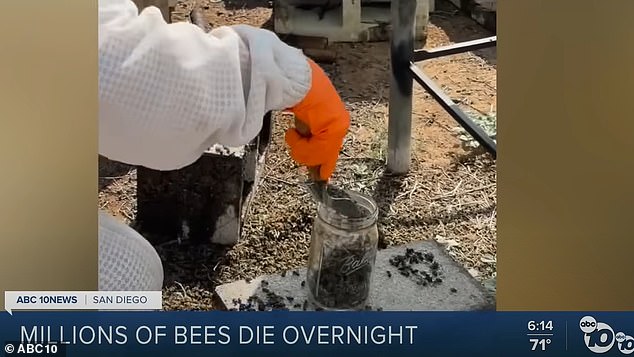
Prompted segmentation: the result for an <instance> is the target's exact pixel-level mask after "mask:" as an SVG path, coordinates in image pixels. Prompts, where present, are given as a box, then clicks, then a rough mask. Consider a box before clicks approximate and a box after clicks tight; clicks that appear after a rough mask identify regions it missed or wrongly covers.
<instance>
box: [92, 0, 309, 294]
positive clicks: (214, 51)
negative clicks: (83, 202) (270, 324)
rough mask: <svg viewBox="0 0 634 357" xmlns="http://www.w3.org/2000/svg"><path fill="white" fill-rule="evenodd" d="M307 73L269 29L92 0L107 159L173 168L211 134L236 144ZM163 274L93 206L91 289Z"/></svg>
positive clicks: (140, 244) (140, 245)
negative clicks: (179, 18) (95, 282)
mask: <svg viewBox="0 0 634 357" xmlns="http://www.w3.org/2000/svg"><path fill="white" fill-rule="evenodd" d="M310 82H311V70H310V67H309V65H308V62H307V60H306V57H305V56H304V54H303V53H302V52H301V51H300V50H298V49H295V48H293V47H290V46H288V45H286V44H285V43H283V42H282V41H280V40H279V38H278V37H277V36H276V35H275V34H274V33H272V32H270V31H268V30H263V29H259V28H255V27H251V26H246V25H238V26H228V27H220V28H216V29H214V30H212V31H211V32H210V33H205V32H204V31H203V30H201V29H200V28H198V27H197V26H195V25H192V24H188V23H174V24H168V23H166V22H165V21H164V20H163V17H162V15H161V13H160V11H159V10H158V9H157V8H154V7H150V8H146V9H144V10H143V11H142V12H140V13H139V10H138V9H137V7H136V5H135V4H134V3H133V2H132V1H131V0H99V100H100V103H99V153H100V154H101V155H103V156H105V157H107V158H109V159H111V160H115V161H120V162H124V163H128V164H132V165H141V166H145V167H148V168H152V169H156V170H173V169H179V168H182V167H184V166H187V165H189V164H191V163H193V162H194V161H196V160H197V159H198V158H199V157H200V156H201V155H202V153H203V152H204V151H205V150H206V149H208V148H209V147H211V146H212V145H213V144H222V145H227V146H239V145H244V144H246V143H248V142H249V141H250V140H252V139H253V138H254V137H255V136H256V135H257V134H258V132H259V131H260V129H261V127H262V118H263V116H264V114H265V113H266V112H268V111H270V110H279V109H285V108H288V107H291V106H293V105H295V104H297V103H298V102H299V101H301V100H302V99H303V98H304V96H305V95H306V93H307V92H308V90H309V88H310V84H311V83H310ZM162 280H163V270H162V266H161V262H160V259H158V255H157V253H156V251H155V250H154V249H153V248H152V246H151V245H150V244H149V243H148V242H147V241H145V240H144V239H143V237H141V236H140V235H139V234H138V233H136V232H135V231H133V230H132V229H131V228H130V227H128V226H126V225H124V224H123V223H121V222H119V221H117V220H115V219H114V218H112V217H109V216H107V215H106V214H105V213H103V212H100V216H99V289H100V290H160V289H161V286H162Z"/></svg>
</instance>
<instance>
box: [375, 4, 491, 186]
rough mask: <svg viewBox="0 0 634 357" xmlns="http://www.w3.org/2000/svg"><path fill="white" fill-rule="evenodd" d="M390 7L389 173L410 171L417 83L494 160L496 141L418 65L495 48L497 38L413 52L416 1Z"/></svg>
mask: <svg viewBox="0 0 634 357" xmlns="http://www.w3.org/2000/svg"><path fill="white" fill-rule="evenodd" d="M391 8H392V37H391V42H390V59H391V64H392V68H391V81H390V105H389V124H388V157H387V166H388V170H389V171H391V172H393V173H406V172H407V171H409V165H410V160H411V130H412V129H411V128H412V92H413V82H414V81H416V82H417V83H418V84H420V85H421V86H422V87H423V88H424V89H425V90H426V91H427V92H428V93H429V94H430V95H431V96H432V97H433V98H434V99H435V100H436V101H437V102H438V103H439V104H440V105H441V106H442V107H443V109H445V111H447V112H448V113H449V114H450V115H451V117H452V118H454V120H456V121H457V122H458V124H460V126H462V127H463V128H464V129H465V130H466V131H467V132H468V133H469V134H470V135H471V136H473V137H474V138H475V139H476V140H477V141H478V143H480V145H482V146H483V147H484V148H485V149H486V150H487V152H489V153H490V154H491V155H492V156H493V158H497V145H496V143H495V141H494V140H493V139H492V138H491V137H489V135H487V134H486V132H485V131H484V130H483V129H482V128H481V127H480V126H478V125H477V124H476V123H474V122H473V120H471V118H470V117H469V116H468V115H467V114H466V113H465V112H464V111H462V110H461V109H460V108H459V107H458V105H457V104H456V103H455V102H454V101H453V100H451V98H450V97H449V96H448V95H447V94H445V93H444V92H443V91H442V90H441V89H440V88H439V87H438V86H437V85H436V83H435V82H434V81H433V80H432V79H431V78H429V77H428V76H427V75H425V73H424V72H423V71H422V70H421V69H420V68H419V67H418V66H417V65H416V63H417V62H421V61H426V60H430V59H434V58H439V57H445V56H451V55H456V54H460V53H465V52H470V51H476V50H481V49H484V48H489V47H495V46H496V45H497V36H492V37H487V38H482V39H478V40H473V41H465V42H461V43H456V44H453V45H449V46H443V47H438V48H434V49H425V50H422V49H420V50H414V33H415V32H414V29H415V14H416V0H392V1H391Z"/></svg>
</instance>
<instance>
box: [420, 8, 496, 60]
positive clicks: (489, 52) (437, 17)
mask: <svg viewBox="0 0 634 357" xmlns="http://www.w3.org/2000/svg"><path fill="white" fill-rule="evenodd" d="M468 16H469V15H467V14H464V13H462V12H461V11H460V10H458V9H457V8H456V7H455V6H454V5H453V4H452V3H450V2H449V1H446V0H436V9H435V12H434V13H431V14H430V16H429V22H431V23H432V24H434V25H436V26H438V27H439V28H441V29H442V30H443V31H444V32H445V33H446V34H447V36H448V37H449V39H450V40H451V41H452V42H454V43H458V42H465V41H471V40H477V39H480V38H484V37H489V36H495V33H493V32H491V31H489V30H487V29H485V28H484V27H483V26H482V25H480V24H478V23H477V22H476V21H475V20H473V19H471V18H470V17H468ZM473 53H474V54H475V55H476V56H478V57H480V58H482V59H484V60H485V61H486V62H487V63H488V64H490V65H493V66H495V65H496V64H497V55H496V48H495V47H492V48H487V49H483V50H479V51H474V52H473Z"/></svg>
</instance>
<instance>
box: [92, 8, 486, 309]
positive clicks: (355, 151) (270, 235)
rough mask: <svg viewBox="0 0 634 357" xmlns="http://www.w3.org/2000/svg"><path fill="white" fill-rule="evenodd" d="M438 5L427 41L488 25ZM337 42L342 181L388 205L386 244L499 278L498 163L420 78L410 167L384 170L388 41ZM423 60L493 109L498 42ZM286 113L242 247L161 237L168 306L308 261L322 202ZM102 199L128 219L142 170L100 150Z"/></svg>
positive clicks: (465, 98)
mask: <svg viewBox="0 0 634 357" xmlns="http://www.w3.org/2000/svg"><path fill="white" fill-rule="evenodd" d="M436 10H437V11H436V12H435V13H434V14H431V16H430V22H431V23H430V25H429V28H428V35H427V36H428V37H427V42H426V45H425V47H437V46H441V45H446V44H450V43H455V42H460V41H465V40H471V39H476V38H481V37H485V36H491V34H490V33H488V32H487V31H486V30H484V29H482V28H481V27H480V26H479V25H478V24H477V23H475V22H474V21H472V20H471V19H469V18H468V17H466V16H464V15H462V14H459V13H458V12H457V11H455V9H454V8H453V7H451V6H449V5H448V4H440V5H437V7H436ZM205 15H206V16H207V19H208V20H209V22H210V24H211V25H212V26H214V27H217V26H220V25H224V24H236V23H247V24H251V25H255V26H261V27H265V28H269V29H270V28H271V20H270V18H271V5H270V3H268V2H266V1H259V2H258V1H250V0H242V2H236V1H231V2H229V1H225V2H209V3H208V5H207V6H206V9H205ZM335 48H336V49H337V62H336V64H334V65H324V69H325V70H326V71H327V72H328V73H329V74H330V76H331V78H332V80H333V82H334V84H335V86H336V87H337V88H338V90H339V91H340V93H341V95H342V97H343V99H344V100H345V102H346V104H347V106H348V108H349V110H350V112H351V114H352V126H351V129H350V133H349V135H348V136H347V139H346V142H345V146H344V152H343V154H342V157H341V160H340V163H339V165H338V169H337V171H336V172H335V175H334V177H333V180H334V181H335V183H337V184H339V185H341V186H344V187H346V188H352V189H356V190H361V191H363V192H366V193H369V194H371V195H372V196H373V197H374V198H375V199H376V201H377V202H378V204H379V206H380V207H381V215H380V231H381V243H380V244H381V247H386V246H389V245H397V244H402V243H406V242H409V241H414V240H424V239H436V240H437V241H439V242H441V243H443V244H445V245H446V246H447V247H448V250H449V252H450V254H451V255H452V256H454V257H455V259H457V260H458V261H460V262H461V263H463V264H464V265H465V266H466V267H467V269H469V270H470V272H471V273H472V274H473V275H474V276H475V277H476V278H477V279H479V280H481V281H489V280H487V279H490V278H494V277H495V274H496V167H495V162H494V161H492V160H491V159H489V157H488V156H487V155H477V154H476V153H473V152H469V151H467V150H466V149H465V148H464V147H463V146H462V145H461V142H460V140H459V139H458V138H457V137H456V135H455V133H454V132H453V128H454V127H456V126H457V124H456V123H455V121H453V119H452V118H451V117H450V116H449V115H448V114H447V113H446V112H445V111H444V110H443V109H442V108H441V107H440V105H438V104H437V103H436V102H435V101H434V100H433V99H432V98H431V97H430V96H429V95H428V94H426V93H424V92H423V91H422V90H421V89H420V88H418V86H417V85H415V88H416V90H415V104H414V110H413V113H414V117H413V141H412V145H413V146H412V156H413V157H412V166H411V171H410V173H409V174H408V175H406V176H402V177H393V176H390V175H386V174H384V167H385V153H386V146H387V119H388V115H387V113H388V110H387V102H388V94H389V57H388V56H389V50H388V44H387V43H363V44H360V43H359V44H336V45H335ZM421 68H423V69H424V71H425V73H426V74H427V75H429V76H430V77H431V78H432V79H434V80H436V82H437V83H438V84H439V85H440V86H441V87H442V88H443V89H444V90H445V92H446V93H447V94H448V95H449V96H450V97H451V98H452V99H454V100H455V101H456V102H458V103H460V104H461V106H462V107H463V109H465V110H466V111H467V112H469V113H474V115H479V114H480V113H481V114H491V113H495V106H496V57H495V49H491V50H483V51H478V52H476V53H467V54H463V55H457V56H452V57H446V58H442V59H438V60H433V61H429V62H425V63H424V64H423V65H421ZM289 124H290V120H289V118H287V117H284V116H283V115H281V114H278V115H277V116H276V119H275V131H274V134H273V142H272V143H271V146H270V149H269V153H268V154H267V163H266V167H265V172H264V174H263V177H264V178H263V182H262V184H261V187H260V188H259V191H258V193H257V196H256V197H255V201H254V203H253V204H252V206H251V208H250V214H249V217H248V218H247V222H246V223H245V227H244V234H243V238H242V239H241V241H240V242H239V243H238V244H237V245H236V246H235V247H231V248H223V247H208V246H207V247H194V246H185V245H177V244H171V245H170V244H168V245H166V246H160V247H157V249H158V251H159V254H160V255H161V256H162V258H163V262H164V267H165V270H166V276H165V279H166V280H165V288H164V296H165V298H164V300H165V301H164V306H165V309H167V310H182V309H188V310H209V309H213V308H214V305H213V302H212V294H213V289H214V287H215V286H216V285H218V284H221V283H225V282H230V281H233V280H237V279H243V278H253V277H256V276H258V275H261V274H267V273H279V272H282V271H285V270H289V269H293V268H297V267H301V266H303V265H305V264H306V260H307V252H308V245H309V242H310V229H311V225H312V215H313V213H314V209H315V207H314V205H313V204H312V202H311V200H310V198H309V196H308V195H307V194H306V192H305V191H304V189H303V188H302V187H300V186H299V185H298V182H300V181H301V179H302V176H301V169H300V168H298V167H297V166H296V165H295V164H294V163H293V162H292V161H291V160H290V159H289V157H288V154H287V152H286V146H285V143H284V140H283V131H284V130H285V129H286V128H287V127H288V125H289ZM99 201H100V206H101V208H103V209H105V210H107V211H109V212H111V213H112V214H113V215H115V216H117V217H119V218H120V219H122V220H123V221H125V222H130V221H132V220H133V219H134V216H135V210H136V204H135V171H134V170H133V169H130V168H128V167H126V166H125V165H120V164H117V163H112V162H108V161H106V160H103V161H102V163H101V165H100V193H99Z"/></svg>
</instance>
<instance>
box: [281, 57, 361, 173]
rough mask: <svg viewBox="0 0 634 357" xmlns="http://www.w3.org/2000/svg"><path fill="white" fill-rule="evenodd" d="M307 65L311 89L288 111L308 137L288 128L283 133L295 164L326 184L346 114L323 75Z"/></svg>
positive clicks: (344, 129) (345, 127) (346, 122)
mask: <svg viewBox="0 0 634 357" xmlns="http://www.w3.org/2000/svg"><path fill="white" fill-rule="evenodd" d="M308 63H309V64H310V68H311V70H312V83H311V88H310V89H309V90H308V93H307V94H306V96H305V97H304V99H303V100H302V101H301V102H299V103H298V104H297V105H295V106H294V107H292V108H290V109H289V110H290V111H291V112H292V113H293V114H295V118H296V119H297V120H299V121H300V122H302V123H303V124H305V125H306V126H307V127H308V129H309V130H310V135H308V136H306V135H305V134H304V133H302V132H301V131H298V130H297V128H291V129H288V130H287V131H286V142H287V143H288V145H289V146H290V149H291V152H290V155H291V157H292V158H293V159H294V160H295V161H297V162H298V163H300V164H302V165H306V166H309V167H318V168H319V178H320V179H322V180H324V181H328V180H329V179H330V176H331V175H332V173H333V172H334V171H335V166H336V164H337V159H338V158H339V151H340V150H341V147H342V146H343V139H344V137H345V136H346V133H347V132H348V127H349V126H350V114H349V113H348V111H347V110H346V108H345V105H344V104H343V101H342V100H341V98H340V97H339V94H338V93H337V90H336V89H335V87H334V86H333V85H332V82H331V81H330V79H329V78H328V76H327V75H326V73H325V72H324V71H323V70H322V69H321V67H319V65H317V64H316V63H315V62H313V61H312V60H311V59H308Z"/></svg>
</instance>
